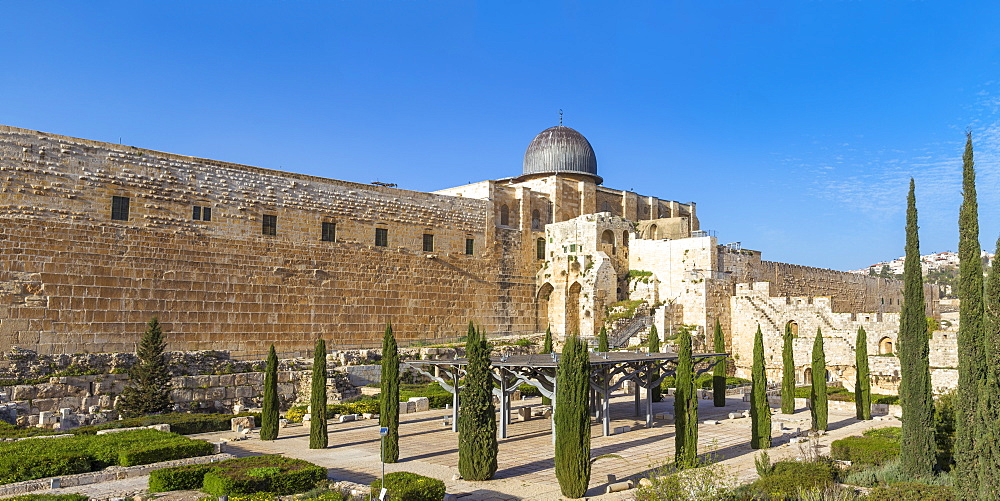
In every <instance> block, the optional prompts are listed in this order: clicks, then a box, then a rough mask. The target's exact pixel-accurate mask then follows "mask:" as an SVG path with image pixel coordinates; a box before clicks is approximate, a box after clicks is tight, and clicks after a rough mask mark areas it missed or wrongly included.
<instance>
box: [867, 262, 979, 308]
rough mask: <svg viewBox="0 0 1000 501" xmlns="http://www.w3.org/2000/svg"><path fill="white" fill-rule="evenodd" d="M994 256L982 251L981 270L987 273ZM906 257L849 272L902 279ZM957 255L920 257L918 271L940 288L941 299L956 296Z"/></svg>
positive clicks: (926, 279)
mask: <svg viewBox="0 0 1000 501" xmlns="http://www.w3.org/2000/svg"><path fill="white" fill-rule="evenodd" d="M993 258H994V255H993V254H991V253H989V252H986V251H983V253H982V260H983V269H984V271H989V268H990V266H992V265H993ZM905 263H906V257H905V256H904V257H898V258H896V259H893V260H891V261H882V262H879V263H875V264H873V265H871V266H869V267H867V268H861V269H860V270H851V273H859V274H866V275H873V276H880V277H883V278H895V279H900V280H901V279H902V278H903V265H904V264H905ZM958 264H959V259H958V253H956V252H951V251H945V252H938V253H936V254H926V255H922V256H920V269H921V271H922V272H923V275H924V281H926V282H927V283H932V284H938V285H939V286H941V296H942V297H955V296H956V295H957V294H958Z"/></svg>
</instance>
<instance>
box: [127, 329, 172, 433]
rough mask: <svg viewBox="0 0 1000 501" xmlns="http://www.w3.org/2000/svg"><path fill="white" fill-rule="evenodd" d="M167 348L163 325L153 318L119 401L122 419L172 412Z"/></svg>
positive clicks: (143, 337)
mask: <svg viewBox="0 0 1000 501" xmlns="http://www.w3.org/2000/svg"><path fill="white" fill-rule="evenodd" d="M166 347H167V344H166V342H164V341H163V331H162V330H161V329H160V321H159V320H158V319H157V318H156V317H153V318H151V319H150V320H149V323H148V324H146V332H145V333H143V335H142V339H140V340H139V347H138V349H136V353H135V355H136V357H137V358H138V359H139V361H138V362H136V364H135V365H133V366H132V367H130V368H129V370H128V385H126V386H125V389H124V390H122V395H121V398H120V399H119V401H118V412H120V413H121V415H122V416H124V417H138V416H145V415H147V414H160V413H163V412H168V411H169V410H170V371H169V370H168V369H167V359H166V356H165V354H164V350H166Z"/></svg>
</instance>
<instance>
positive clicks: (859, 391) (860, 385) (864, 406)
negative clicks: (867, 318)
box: [854, 327, 872, 421]
mask: <svg viewBox="0 0 1000 501" xmlns="http://www.w3.org/2000/svg"><path fill="white" fill-rule="evenodd" d="M855 356H856V357H857V362H856V364H857V367H858V370H857V376H856V377H857V379H856V380H855V382H854V405H855V406H856V407H857V418H858V419H861V420H865V421H867V420H869V419H871V418H872V380H871V376H870V375H869V371H868V333H867V332H865V328H864V327H858V338H857V341H856V342H855Z"/></svg>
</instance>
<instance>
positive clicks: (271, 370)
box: [260, 344, 278, 440]
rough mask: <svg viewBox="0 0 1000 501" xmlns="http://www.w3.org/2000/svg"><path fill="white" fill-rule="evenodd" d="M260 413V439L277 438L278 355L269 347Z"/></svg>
mask: <svg viewBox="0 0 1000 501" xmlns="http://www.w3.org/2000/svg"><path fill="white" fill-rule="evenodd" d="M263 407H264V408H263V409H262V410H261V413H260V439H261V440H274V439H276V438H278V354H277V353H275V352H274V345H273V344H272V345H271V349H270V351H268V352H267V367H265V368H264V405H263Z"/></svg>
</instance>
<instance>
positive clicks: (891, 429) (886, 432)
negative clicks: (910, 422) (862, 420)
mask: <svg viewBox="0 0 1000 501" xmlns="http://www.w3.org/2000/svg"><path fill="white" fill-rule="evenodd" d="M862 435H864V436H866V437H877V438H887V439H889V440H899V439H900V438H901V437H902V435H903V429H902V428H900V427H898V426H887V427H885V428H872V429H870V430H865V431H864V433H862Z"/></svg>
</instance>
